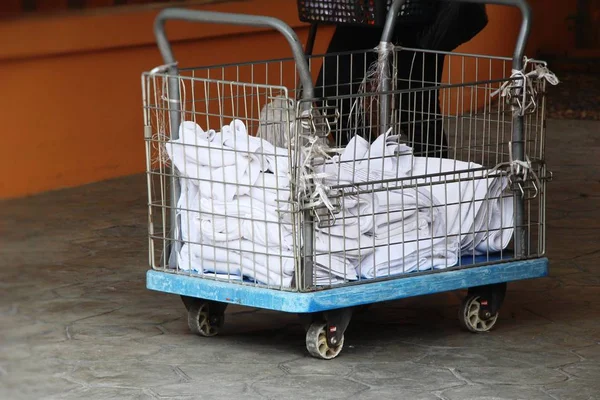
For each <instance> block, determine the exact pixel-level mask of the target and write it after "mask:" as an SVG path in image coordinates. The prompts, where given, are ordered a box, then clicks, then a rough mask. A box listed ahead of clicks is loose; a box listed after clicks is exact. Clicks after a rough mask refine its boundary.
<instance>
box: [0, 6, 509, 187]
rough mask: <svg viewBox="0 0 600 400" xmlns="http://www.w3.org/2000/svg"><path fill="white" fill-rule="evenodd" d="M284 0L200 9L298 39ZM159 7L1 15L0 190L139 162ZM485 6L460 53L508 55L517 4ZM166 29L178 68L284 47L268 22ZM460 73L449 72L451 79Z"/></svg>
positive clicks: (291, 9)
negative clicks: (250, 18)
mask: <svg viewBox="0 0 600 400" xmlns="http://www.w3.org/2000/svg"><path fill="white" fill-rule="evenodd" d="M282 3H283V2H282V1H281V0H251V1H241V2H236V3H224V4H219V5H211V6H205V7H204V8H205V9H212V10H219V11H230V12H231V11H232V10H235V11H236V12H240V13H248V14H252V13H253V14H263V15H271V16H275V17H278V18H281V19H282V20H284V21H285V22H287V23H288V24H290V25H291V26H292V27H294V28H295V29H296V30H297V32H298V34H299V36H300V38H301V40H302V41H304V40H305V36H306V33H307V30H306V28H305V26H304V25H302V24H300V23H299V21H298V20H297V15H296V9H295V2H293V1H289V2H286V6H282ZM200 8H202V7H200ZM155 13H156V12H155V11H150V10H148V11H139V10H138V11H130V10H128V11H121V12H118V13H116V12H115V11H110V12H99V13H94V14H87V15H79V16H60V17H54V18H28V19H20V20H13V21H5V22H0V37H2V38H3V43H2V46H0V82H1V83H2V88H3V95H2V96H0V110H2V115H3V128H4V130H3V134H2V136H3V137H2V143H3V148H4V151H3V158H4V160H3V161H4V164H5V171H7V172H6V173H5V174H4V176H3V177H2V179H1V180H0V198H8V197H17V196H23V195H29V194H33V193H38V192H41V191H46V190H51V189H56V188H62V187H69V186H76V185H81V184H85V183H90V182H95V181H99V180H103V179H107V178H113V177H118V176H123V175H129V174H132V173H139V172H142V171H143V170H144V168H145V162H144V154H145V152H144V142H143V129H142V109H141V104H142V103H141V84H140V80H141V79H140V75H141V73H142V72H143V71H147V70H149V69H151V68H152V67H154V66H156V65H159V64H161V59H160V57H159V54H158V51H157V49H156V46H155V44H154V37H153V35H152V22H153V18H154V16H155ZM489 14H490V24H489V26H488V27H487V28H486V29H485V30H484V32H483V33H482V34H481V35H479V36H478V37H477V38H476V39H474V40H473V41H472V42H471V43H469V44H467V45H463V46H462V47H461V48H460V49H459V50H460V51H465V52H472V53H486V54H490V53H491V54H497V55H511V54H512V49H513V46H514V42H515V38H516V33H517V29H518V24H519V18H520V16H519V13H518V11H516V10H513V9H510V8H504V7H490V8H489ZM167 29H168V33H169V36H170V37H171V38H172V39H173V40H174V41H175V43H176V44H175V45H174V52H175V55H176V57H177V58H178V59H179V60H180V63H181V64H182V65H184V66H191V65H203V64H206V63H210V64H219V63H227V62H242V61H248V60H256V59H270V58H278V57H287V56H289V55H290V53H289V49H288V47H287V44H286V42H285V40H284V39H282V38H281V37H280V36H279V35H278V34H275V33H272V32H267V31H264V30H256V29H250V28H243V27H223V26H216V25H192V24H185V23H177V24H169V25H167ZM330 33H331V29H321V30H320V31H319V38H318V42H317V46H316V48H315V53H321V52H324V51H325V48H326V44H327V41H328V39H329V37H330ZM17 37H18V38H19V40H7V38H17ZM258 48H261V50H260V53H258V52H257V50H256V49H258ZM454 72H455V73H458V71H457V70H456V71H454ZM459 78H460V75H457V76H455V75H454V74H453V78H452V79H453V80H455V79H459Z"/></svg>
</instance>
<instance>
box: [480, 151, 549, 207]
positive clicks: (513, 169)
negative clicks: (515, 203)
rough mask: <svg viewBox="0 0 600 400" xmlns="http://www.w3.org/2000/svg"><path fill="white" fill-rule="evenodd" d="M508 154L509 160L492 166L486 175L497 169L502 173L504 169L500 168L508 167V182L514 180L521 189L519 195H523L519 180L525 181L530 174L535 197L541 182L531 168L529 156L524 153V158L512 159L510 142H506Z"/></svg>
mask: <svg viewBox="0 0 600 400" xmlns="http://www.w3.org/2000/svg"><path fill="white" fill-rule="evenodd" d="M508 155H509V160H510V161H508V162H503V163H499V164H498V165H496V166H495V167H494V168H492V169H491V170H489V171H488V172H487V174H486V176H490V175H492V174H494V173H496V172H499V171H500V172H501V173H502V172H504V171H501V169H502V168H503V167H508V173H507V176H508V180H509V182H510V183H511V184H512V183H515V182H516V183H517V185H518V186H519V189H520V190H521V196H525V192H524V190H523V185H522V184H521V182H526V181H527V178H528V177H529V176H530V175H531V177H532V178H533V180H534V181H535V184H534V187H535V191H536V194H535V196H534V197H536V196H537V193H538V188H539V187H541V183H540V179H539V177H538V176H537V174H536V173H535V170H534V169H533V166H532V164H531V160H530V159H529V156H527V155H525V160H515V159H513V153H512V142H508Z"/></svg>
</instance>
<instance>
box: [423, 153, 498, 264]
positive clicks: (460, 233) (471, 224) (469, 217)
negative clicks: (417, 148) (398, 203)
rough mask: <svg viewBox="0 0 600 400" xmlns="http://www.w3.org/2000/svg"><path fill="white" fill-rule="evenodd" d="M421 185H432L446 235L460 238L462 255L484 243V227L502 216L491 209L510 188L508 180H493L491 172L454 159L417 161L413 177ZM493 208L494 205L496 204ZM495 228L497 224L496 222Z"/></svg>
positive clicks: (429, 186)
mask: <svg viewBox="0 0 600 400" xmlns="http://www.w3.org/2000/svg"><path fill="white" fill-rule="evenodd" d="M439 173H444V174H443V175H439V176H431V177H424V178H418V179H417V183H428V184H429V185H427V186H425V187H428V188H430V190H431V195H432V196H433V197H435V198H436V199H437V201H438V204H441V205H442V214H443V215H445V219H446V232H445V233H446V234H447V235H448V236H453V237H456V238H458V240H459V241H460V249H461V253H469V252H472V251H473V249H474V248H475V247H476V246H477V245H478V244H479V243H478V242H479V241H481V240H482V239H483V237H482V236H483V235H484V234H485V232H484V226H485V225H486V224H489V220H490V217H491V218H492V219H493V218H494V217H495V216H497V215H498V214H497V213H496V214H493V213H492V214H489V213H487V212H486V210H487V205H489V204H490V200H491V201H492V202H498V199H499V198H500V197H501V196H502V192H503V191H504V189H505V188H506V186H507V184H508V180H507V178H506V177H504V176H501V177H489V176H487V170H483V169H482V166H481V165H479V164H475V163H470V162H464V161H457V160H451V159H435V158H424V157H416V158H415V162H414V169H413V176H426V175H428V174H439ZM492 206H493V204H492ZM486 221H487V222H486ZM492 224H495V222H493V223H492Z"/></svg>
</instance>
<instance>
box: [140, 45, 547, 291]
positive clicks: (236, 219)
mask: <svg viewBox="0 0 600 400" xmlns="http://www.w3.org/2000/svg"><path fill="white" fill-rule="evenodd" d="M374 57H376V55H375V53H374V52H373V51H364V52H354V53H343V54H335V55H327V56H314V57H310V58H309V65H310V70H311V72H312V74H313V78H314V79H315V81H316V90H315V92H316V98H315V99H312V100H311V101H309V102H307V101H300V100H298V98H299V97H300V93H301V91H302V88H301V87H300V85H299V84H298V77H297V75H296V70H295V65H294V62H293V60H288V59H284V60H273V61H268V62H256V63H246V64H235V65H226V66H216V67H206V68H198V69H188V70H182V71H180V72H181V73H180V75H178V76H175V77H170V76H168V75H165V74H159V73H154V74H153V73H149V74H145V75H144V79H143V86H144V106H145V124H146V126H147V128H146V143H147V159H148V165H147V167H148V179H149V181H148V185H149V204H150V205H149V209H150V219H151V224H150V243H151V260H152V263H153V264H152V265H153V267H154V268H157V269H161V270H165V271H173V272H179V273H185V274H193V275H196V276H198V277H201V278H208V279H223V280H226V281H228V282H235V283H239V284H250V285H261V286H266V287H269V288H273V289H281V290H314V289H315V288H327V287H335V286H338V285H345V284H352V283H359V282H368V281H372V280H373V279H392V278H398V277H402V276H407V275H408V274H414V273H424V272H442V271H444V270H447V269H451V268H463V267H466V266H469V267H474V266H478V265H482V264H485V263H489V262H496V261H497V260H498V259H501V260H511V259H514V256H513V252H512V248H513V247H514V246H513V236H514V232H515V229H516V228H518V227H519V226H518V223H519V222H518V221H517V220H516V219H515V213H514V210H515V206H516V202H517V201H520V200H519V199H522V200H523V201H524V203H525V210H526V212H525V220H524V222H523V225H524V226H523V227H524V228H526V230H525V232H526V240H525V257H538V256H541V255H542V254H543V253H544V251H545V237H544V228H545V216H544V207H545V203H544V201H545V200H544V199H545V180H546V179H547V172H546V170H545V164H544V100H543V95H544V90H545V81H544V80H543V79H537V80H536V79H533V78H531V79H529V80H528V85H527V86H526V88H527V90H526V91H525V92H523V91H521V92H514V93H513V92H512V91H511V90H512V89H511V88H513V86H514V82H515V79H516V78H514V77H513V78H511V77H510V76H511V74H512V71H511V65H510V60H509V59H505V58H495V57H484V56H475V55H463V54H456V53H437V52H428V51H422V50H412V49H402V48H396V49H395V50H394V53H393V55H392V57H391V59H390V60H391V61H390V62H391V65H392V69H391V70H392V91H391V92H390V93H388V95H389V96H390V98H391V113H390V115H391V118H390V124H389V127H390V129H388V130H386V131H382V130H381V129H380V126H379V123H380V118H379V115H378V113H379V107H378V102H379V101H380V100H381V95H382V94H381V93H380V92H379V91H378V90H377V87H378V85H377V82H371V81H370V79H372V77H371V76H369V74H368V70H369V67H370V65H371V63H372V62H373V60H375V58H374ZM539 66H540V64H538V63H536V62H533V61H532V62H529V63H528V65H527V70H526V71H524V73H526V72H527V71H535V70H536V68H538V67H539ZM428 68H429V69H431V68H433V69H434V73H433V74H431V73H429V72H427V71H426V69H428ZM442 71H444V72H443V74H442V73H441V72H442ZM438 72H439V73H438ZM432 76H433V77H435V78H433V79H431V77H432ZM440 77H441V79H440ZM169 78H171V79H173V78H175V79H176V80H177V82H178V85H179V90H178V93H176V96H175V97H176V98H173V96H174V95H173V94H172V93H169V90H168V85H167V81H168V80H169ZM519 87H521V88H522V87H523V86H519ZM171 90H172V89H171ZM507 99H510V102H507V101H506V100H507ZM173 100H179V101H180V104H181V109H180V110H179V109H178V111H176V113H175V114H174V113H173V112H172V111H173V104H174V102H173ZM515 102H518V103H519V104H520V105H521V106H522V107H520V108H519V107H516V106H515V107H512V106H513V105H515ZM525 103H526V104H525ZM519 110H520V111H519ZM521 111H522V112H523V114H524V116H523V117H524V128H525V130H524V148H525V155H526V160H527V163H525V162H524V161H523V162H521V164H519V163H518V162H517V163H516V162H515V160H514V158H513V155H512V150H511V148H512V147H511V146H512V141H513V136H512V135H513V131H514V130H513V124H514V119H513V113H514V112H521ZM174 115H176V116H177V117H178V118H180V120H181V123H178V124H177V126H178V131H177V132H172V131H171V128H170V126H172V125H171V124H170V123H169V121H170V119H172V118H173V117H174ZM518 168H521V170H519V171H517V169H518ZM173 187H176V188H177V190H175V191H173V190H171V189H172V188H173ZM515 193H516V194H517V196H515ZM308 233H310V235H308ZM306 249H310V251H308V252H307V251H306ZM309 262H310V265H311V266H312V267H311V269H310V270H309V269H307V267H306V265H308V263H309ZM307 271H309V272H307ZM309 273H310V275H307V274H309ZM307 276H308V277H309V278H310V282H311V284H310V285H309V287H305V286H303V285H302V284H301V283H302V282H304V281H305V278H306V277H307Z"/></svg>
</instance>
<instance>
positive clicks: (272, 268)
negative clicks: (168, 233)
mask: <svg viewBox="0 0 600 400" xmlns="http://www.w3.org/2000/svg"><path fill="white" fill-rule="evenodd" d="M264 250H266V249H264V248H262V247H260V246H258V245H256V244H255V243H252V242H249V241H245V240H238V241H231V242H224V243H223V242H221V243H213V244H193V243H186V244H184V245H183V247H182V249H181V251H180V253H179V260H178V265H179V268H180V269H182V270H189V269H192V270H194V271H196V272H198V273H200V274H203V273H209V274H210V273H219V274H228V275H234V276H244V277H246V278H250V279H252V280H255V281H257V282H259V283H264V284H268V285H275V286H284V287H289V286H290V284H291V280H292V275H293V271H294V258H293V253H289V252H288V253H280V254H277V253H276V254H261V253H262V251H264ZM252 251H256V253H254V252H252Z"/></svg>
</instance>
